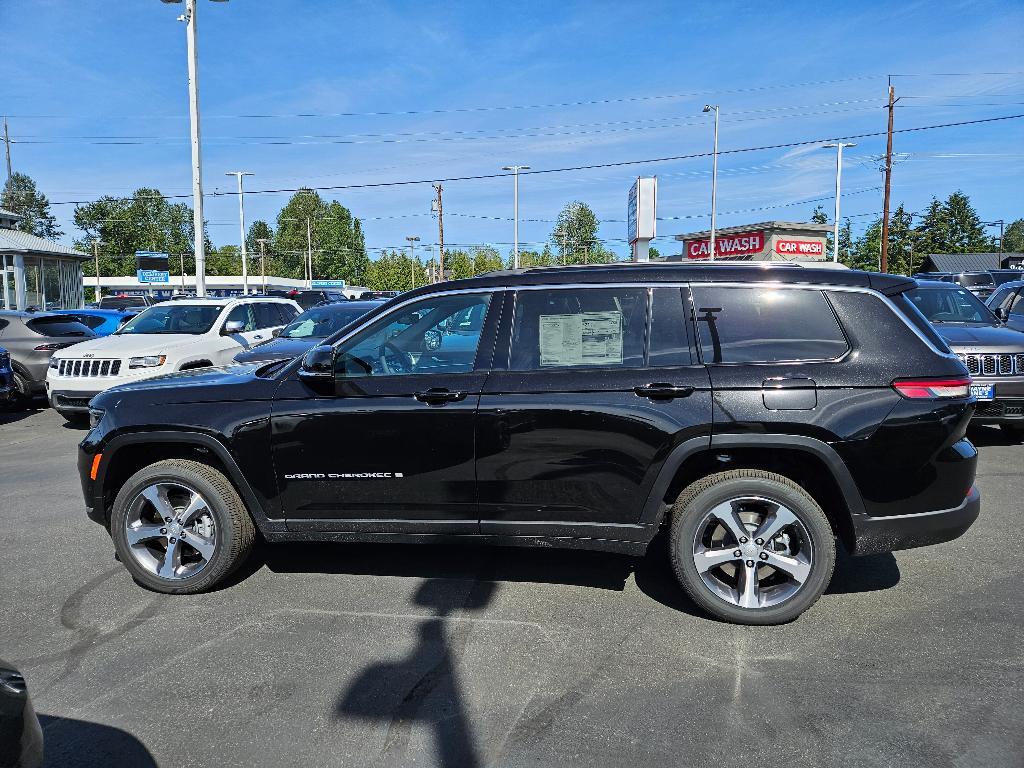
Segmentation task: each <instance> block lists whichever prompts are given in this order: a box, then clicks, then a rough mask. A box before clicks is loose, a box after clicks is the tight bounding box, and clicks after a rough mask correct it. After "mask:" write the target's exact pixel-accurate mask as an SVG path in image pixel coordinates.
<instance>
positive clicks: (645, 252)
mask: <svg viewBox="0 0 1024 768" xmlns="http://www.w3.org/2000/svg"><path fill="white" fill-rule="evenodd" d="M657 208H658V178H657V177H656V176H651V177H647V178H645V177H638V178H637V180H636V182H635V183H634V184H633V186H632V187H631V188H630V190H629V200H628V202H627V205H626V222H627V223H626V226H627V229H628V230H629V232H628V235H627V237H628V239H629V245H630V247H631V248H632V249H633V261H650V258H651V257H650V245H651V240H653V239H654V238H655V237H656V236H657V233H656V229H657V220H658V214H657Z"/></svg>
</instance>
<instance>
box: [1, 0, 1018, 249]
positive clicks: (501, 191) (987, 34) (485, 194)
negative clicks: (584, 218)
mask: <svg viewBox="0 0 1024 768" xmlns="http://www.w3.org/2000/svg"><path fill="white" fill-rule="evenodd" d="M181 8H182V6H175V5H165V4H163V3H161V2H158V0H130V2H127V1H124V2H117V3H109V2H99V0H88V1H82V0H0V50H2V51H3V52H4V54H3V58H4V76H3V80H4V86H3V88H2V90H0V113H3V114H7V115H10V118H9V120H10V127H11V134H12V138H13V139H14V140H15V141H16V142H17V143H16V144H14V146H13V155H14V158H13V159H14V166H15V168H16V170H20V171H24V172H26V173H28V174H29V175H31V176H32V177H33V178H35V179H36V181H37V182H38V183H39V185H40V186H41V187H42V189H43V191H44V192H46V194H48V195H49V197H50V199H51V200H52V201H53V202H55V203H57V202H64V201H74V200H89V199H94V198H96V197H98V196H100V195H103V194H112V195H119V194H128V193H130V192H131V191H132V190H133V189H135V188H136V187H139V186H152V187H157V188H159V189H160V190H161V191H162V192H164V193H165V194H181V195H188V194H189V193H190V191H191V181H190V178H191V177H190V165H189V162H190V161H189V147H188V122H187V114H188V113H187V106H188V104H187V89H186V77H185V74H186V70H185V66H186V59H185V30H184V25H182V24H180V23H178V22H176V21H175V17H176V16H177V15H178V14H179V13H180V12H181ZM199 27H200V84H201V97H202V111H203V134H204V136H203V138H204V158H203V159H204V182H205V187H206V192H207V200H206V217H207V219H208V221H209V225H210V226H209V231H210V235H211V237H212V239H213V241H214V243H216V244H218V245H221V244H230V243H236V242H237V240H238V229H237V200H236V198H235V197H234V195H217V194H215V193H217V192H227V191H229V190H232V189H233V188H234V187H233V183H234V182H233V179H232V178H229V177H226V176H225V175H224V172H225V171H229V170H236V169H244V170H248V171H252V172H254V173H255V174H256V175H255V176H254V177H252V178H250V179H248V180H247V190H253V191H255V190H266V189H278V188H283V187H296V186H299V185H310V186H333V185H359V184H375V183H381V182H391V181H403V180H416V179H424V180H429V179H435V178H446V177H455V176H465V175H478V174H487V173H493V172H497V171H499V169H500V168H501V166H503V165H507V164H511V163H521V164H528V165H530V166H531V167H532V168H534V169H551V168H563V167H566V166H578V165H589V164H598V163H608V162H619V161H626V160H644V159H649V158H658V157H666V156H678V155H687V154H692V153H699V152H706V151H708V150H709V149H710V145H711V122H710V118H709V116H708V115H703V114H702V113H701V107H702V106H703V104H704V103H705V102H711V103H717V104H719V105H720V106H721V115H722V123H721V136H720V149H721V150H722V151H723V152H725V151H728V150H733V149H740V148H746V147H757V146H764V145H770V144H778V143H785V142H793V141H805V140H813V139H827V138H829V137H835V136H846V135H852V134H860V133H869V132H875V131H884V129H885V110H884V108H882V105H883V104H884V102H885V98H886V86H887V75H889V74H898V75H900V76H898V77H894V78H893V82H894V84H895V85H896V89H897V96H900V97H903V98H902V100H901V102H900V104H899V108H898V109H897V112H896V127H897V129H899V128H909V127H917V126H924V125H933V124H939V123H948V122H958V121H964V120H976V119H982V118H988V117H996V116H1001V115H1014V114H1021V113H1024V75H1022V74H1020V73H1021V72H1024V47H1022V46H1021V45H1020V41H1021V39H1022V37H1024V3H1021V2H945V3H944V2H904V3H891V2H887V3H866V2H859V3H849V2H834V3H831V4H822V3H803V2H790V3H778V4H771V5H769V4H762V3H746V4H743V3H727V2H708V3H693V2H674V3H640V2H631V3H622V2H618V3H602V2H585V3H573V2H564V3H550V2H538V3H515V4H513V3H454V2H449V3H421V2H409V3H404V2H403V3H385V2H365V3H362V2H330V1H327V0H303V2H289V1H288V0H231V1H230V2H227V3H211V2H207V1H206V0H200V6H199ZM936 73H967V74H966V76H964V75H960V74H958V75H957V76H938V75H937V74H936ZM981 73H1017V74H981ZM575 102H591V103H587V104H575V105H571V106H569V104H570V103H575ZM551 105H563V106H551ZM504 107H512V108H509V109H506V108H504ZM410 112H412V113H414V114H402V113H410ZM341 113H346V114H341ZM371 113H390V114H371ZM396 113H398V114H396ZM300 114H301V115H314V116H311V117H296V115H300ZM252 115H270V117H251V116H252ZM95 137H104V138H95ZM105 137H132V138H114V139H110V138H105ZM110 141H122V142H132V143H123V144H111V143H103V142H110ZM884 150H885V141H884V137H877V138H866V139H861V140H858V146H857V147H856V148H854V149H851V150H847V157H848V161H847V163H846V165H845V170H844V176H843V189H844V197H843V214H844V216H845V215H851V216H853V217H854V218H853V221H854V222H855V225H856V226H857V227H858V228H862V227H863V226H865V225H866V224H867V223H868V222H870V221H871V219H872V215H873V214H876V213H877V212H880V211H881V208H882V194H881V190H880V187H881V182H882V174H881V173H880V172H879V170H878V167H879V165H880V163H879V162H878V160H877V157H878V155H880V154H882V153H884ZM895 151H896V153H897V160H898V163H897V165H896V169H895V171H894V177H893V178H894V182H893V195H894V200H895V201H896V202H899V201H903V202H905V203H906V204H907V205H908V207H909V208H910V209H911V210H918V209H921V208H923V206H925V205H926V204H927V202H928V200H929V199H930V198H931V196H932V195H937V196H939V197H944V196H946V195H948V194H949V193H950V192H952V191H954V190H955V189H963V190H964V191H965V192H967V193H968V194H969V195H970V196H971V198H972V200H973V201H974V202H975V203H976V205H977V207H978V209H979V212H980V214H981V215H982V217H983V218H985V219H987V220H994V219H1000V218H1003V219H1006V220H1007V221H1010V220H1012V219H1016V218H1020V217H1022V216H1024V174H1022V169H1024V120H1009V121H1002V122H994V123H987V124H980V125H972V126H965V127H959V128H948V129H942V130H931V131H923V132H918V133H904V134H898V135H897V136H896V140H895ZM834 162H835V158H834V153H833V151H826V150H823V149H819V148H815V147H799V148H792V149H776V150H769V151H756V152H742V153H736V154H726V155H723V156H722V157H721V158H720V165H719V196H718V201H719V202H718V210H719V225H720V226H730V225H734V224H745V223H754V222H759V221H764V220H768V219H779V220H805V219H806V218H807V217H808V216H809V214H810V211H811V210H812V208H813V207H814V203H803V202H802V201H807V200H811V199H814V198H823V199H822V200H821V203H822V204H823V205H824V206H825V208H826V210H829V211H831V208H832V198H831V195H832V193H833V186H834ZM641 174H642V175H657V176H658V177H659V206H658V214H659V216H660V217H661V218H662V220H661V221H659V223H658V234H659V238H658V240H657V241H656V242H655V245H657V246H658V247H660V248H661V249H662V250H663V252H665V251H677V250H678V244H676V243H674V242H673V241H672V239H671V236H672V235H674V234H677V233H681V232H689V231H695V230H701V229H706V228H707V226H708V225H709V221H710V217H709V216H708V214H709V212H710V180H711V162H710V159H709V158H698V159H690V160H681V161H673V162H662V163H646V164H639V165H629V166H623V167H616V168H605V169H594V170H585V171H570V172H565V173H550V174H532V175H527V176H524V177H521V181H520V217H521V219H523V220H524V221H523V222H522V223H521V224H520V241H521V242H522V243H531V242H533V243H539V242H542V241H544V240H546V239H547V238H548V236H549V234H550V231H551V228H552V226H553V225H552V223H551V222H550V220H553V219H554V218H555V217H556V215H557V214H558V211H559V209H560V208H561V207H562V205H563V204H564V203H566V202H568V201H570V200H574V199H579V200H583V201H585V202H587V203H588V204H590V205H591V206H592V207H593V208H594V210H595V212H596V213H597V215H598V217H599V218H600V219H601V220H602V225H601V230H600V236H601V237H602V238H604V239H606V240H607V241H608V244H609V246H611V247H613V249H614V250H616V251H618V252H620V253H625V250H626V246H625V244H624V243H623V242H622V240H623V239H624V238H625V223H624V221H623V220H624V219H625V215H626V210H625V209H626V194H627V191H628V189H629V187H630V185H631V184H632V181H633V179H634V178H635V177H636V176H637V175H641ZM322 194H323V195H324V196H325V197H327V198H328V199H331V198H335V199H338V200H339V201H341V202H342V203H343V204H345V205H346V206H348V207H349V208H350V209H351V210H352V211H353V213H354V214H355V215H356V216H358V217H360V218H362V219H363V220H364V224H365V229H366V233H367V245H368V246H370V247H371V248H387V247H393V246H399V245H401V244H404V242H405V240H404V238H405V236H406V235H418V236H420V237H421V238H422V242H423V243H424V244H429V243H432V242H435V241H436V239H437V224H436V220H435V219H434V218H433V217H432V216H431V215H430V201H431V197H432V195H433V190H432V189H431V187H430V185H429V184H428V183H423V184H415V185H404V186H393V187H376V188H374V187H370V188H364V189H349V190H338V191H333V192H323V193H322ZM286 200H287V195H284V194H259V195H257V194H247V195H246V216H247V220H248V221H250V222H251V221H252V220H253V219H255V218H266V219H272V218H273V217H274V216H275V215H276V213H277V211H278V209H279V208H280V206H281V205H283V204H284V202H285V201H286ZM794 203H797V204H794ZM444 205H445V241H446V243H449V244H483V243H492V244H497V245H498V246H499V247H500V248H501V249H502V251H503V252H507V251H508V249H509V245H508V244H510V243H511V240H512V222H511V216H512V182H511V179H508V178H496V179H487V180H479V181H463V182H455V181H453V182H448V183H446V184H445V193H444ZM73 208H74V206H73V205H69V204H62V205H55V206H54V210H55V211H56V212H57V213H58V215H59V217H60V220H61V223H62V225H63V228H64V229H65V231H66V233H67V234H66V236H65V239H68V240H69V239H70V238H71V236H74V235H77V234H78V233H77V232H76V231H75V230H74V227H73V225H72V224H71V220H70V217H71V214H72V213H73ZM759 208H761V209H763V210H751V209H759ZM488 217H490V218H488ZM671 217H686V218H678V219H675V220H673V219H672V218H671ZM545 220H547V221H545Z"/></svg>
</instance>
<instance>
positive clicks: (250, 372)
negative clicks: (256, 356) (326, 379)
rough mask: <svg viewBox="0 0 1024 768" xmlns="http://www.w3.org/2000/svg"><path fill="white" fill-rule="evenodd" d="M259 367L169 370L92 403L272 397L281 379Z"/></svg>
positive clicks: (123, 386) (115, 389)
mask: <svg viewBox="0 0 1024 768" xmlns="http://www.w3.org/2000/svg"><path fill="white" fill-rule="evenodd" d="M258 368H259V366H257V365H231V366H228V367H226V368H197V369H195V370H192V371H181V372H179V373H169V374H167V375H166V376H157V377H156V378H152V379H142V380H140V381H133V382H129V383H127V384H120V385H118V386H116V387H111V388H110V389H107V390H104V391H103V392H100V394H98V395H97V396H96V397H95V398H94V399H93V402H94V403H95V404H96V406H97V407H98V408H112V407H114V406H115V405H116V404H117V403H118V402H120V401H121V400H123V399H125V398H126V397H127V398H138V397H142V398H144V399H145V402H146V403H148V404H152V403H167V404H170V403H197V402H226V401H232V400H262V399H266V398H269V397H271V396H272V394H273V391H274V389H276V388H277V385H278V382H277V381H274V380H272V379H264V378H260V377H259V376H256V375H255V373H256V371H257V370H258Z"/></svg>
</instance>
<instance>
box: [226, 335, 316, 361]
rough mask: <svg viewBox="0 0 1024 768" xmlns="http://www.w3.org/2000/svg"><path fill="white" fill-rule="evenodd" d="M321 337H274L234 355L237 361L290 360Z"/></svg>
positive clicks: (313, 345) (312, 345)
mask: <svg viewBox="0 0 1024 768" xmlns="http://www.w3.org/2000/svg"><path fill="white" fill-rule="evenodd" d="M321 341H323V339H321V338H319V337H314V336H307V337H306V338H304V339H274V340H273V341H268V342H267V343H266V344H260V345H259V346H257V347H253V348H252V349H247V350H245V351H244V352H239V353H238V354H237V355H235V362H238V363H257V362H260V363H269V362H270V361H272V360H291V359H292V358H294V357H298V356H299V355H302V354H305V353H306V350H308V349H310V348H312V347H315V346H316V345H317V344H319V343H320V342H321Z"/></svg>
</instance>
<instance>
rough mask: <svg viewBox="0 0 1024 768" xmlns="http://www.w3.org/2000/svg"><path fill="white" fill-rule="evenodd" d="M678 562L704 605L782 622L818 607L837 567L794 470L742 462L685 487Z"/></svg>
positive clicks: (677, 523) (676, 513) (729, 614)
mask: <svg viewBox="0 0 1024 768" xmlns="http://www.w3.org/2000/svg"><path fill="white" fill-rule="evenodd" d="M669 546H670V547H671V558H672V566H673V569H674V570H675V573H676V577H677V578H678V579H679V582H680V584H682V587H683V589H684V590H685V591H686V593H687V595H689V597H690V598H691V599H692V600H693V601H694V602H695V603H696V604H697V605H698V606H700V607H701V608H703V609H704V610H706V611H707V612H708V613H711V614H713V615H714V616H717V617H719V618H722V619H725V620H726V621H732V622H736V623H739V624H781V623H784V622H787V621H791V620H792V619H794V618H796V617H797V616H799V615H800V614H801V613H803V612H804V611H806V610H807V609H808V608H810V607H811V606H812V605H813V604H814V603H815V602H816V601H817V600H818V598H819V597H820V596H821V593H822V592H823V591H824V590H825V587H826V586H828V583H829V580H830V579H831V577H832V571H833V568H834V567H835V559H836V550H835V536H834V535H833V533H832V527H831V525H830V524H829V521H828V518H827V517H826V516H825V513H824V512H823V511H822V509H821V507H820V506H818V504H817V502H816V501H815V500H814V499H813V498H811V496H810V495H809V494H808V493H807V492H806V491H804V490H803V489H802V488H801V487H800V486H798V485H797V484H796V483H794V482H793V481H792V480H790V479H789V478H787V477H783V476H782V475H778V474H775V473H772V472H765V471H763V470H755V469H737V470H732V471H729V472H721V473H718V474H714V475H710V476H708V477H705V478H703V479H701V480H699V481H697V482H695V483H693V484H692V485H690V486H689V487H688V488H686V489H684V490H683V492H682V493H680V494H679V497H678V498H677V500H676V503H675V505H674V506H673V509H672V527H671V535H670V543H669Z"/></svg>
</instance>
